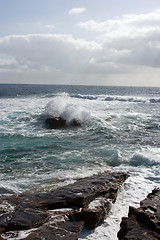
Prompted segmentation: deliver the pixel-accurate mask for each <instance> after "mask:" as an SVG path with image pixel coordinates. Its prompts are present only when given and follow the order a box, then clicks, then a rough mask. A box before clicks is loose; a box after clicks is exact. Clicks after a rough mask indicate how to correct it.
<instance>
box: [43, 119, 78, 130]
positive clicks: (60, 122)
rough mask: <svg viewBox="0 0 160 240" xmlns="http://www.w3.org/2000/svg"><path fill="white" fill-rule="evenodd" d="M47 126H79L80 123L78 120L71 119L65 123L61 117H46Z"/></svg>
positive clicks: (53, 127)
mask: <svg viewBox="0 0 160 240" xmlns="http://www.w3.org/2000/svg"><path fill="white" fill-rule="evenodd" d="M45 123H46V124H47V126H48V127H49V128H51V129H56V128H63V127H65V126H74V127H76V126H80V125H81V123H80V121H79V120H76V119H73V120H72V121H70V122H69V123H68V124H67V121H66V120H65V119H63V118H61V117H48V118H47V119H46V121H45Z"/></svg>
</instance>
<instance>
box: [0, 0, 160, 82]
mask: <svg viewBox="0 0 160 240" xmlns="http://www.w3.org/2000/svg"><path fill="white" fill-rule="evenodd" d="M0 83H22V84H24V83H25V84H32V83H33V84H73V85H74V84H75V85H110V86H157V87H160V1H159V0H152V1H151V0H134V1H133V0H132V1H131V0H0Z"/></svg>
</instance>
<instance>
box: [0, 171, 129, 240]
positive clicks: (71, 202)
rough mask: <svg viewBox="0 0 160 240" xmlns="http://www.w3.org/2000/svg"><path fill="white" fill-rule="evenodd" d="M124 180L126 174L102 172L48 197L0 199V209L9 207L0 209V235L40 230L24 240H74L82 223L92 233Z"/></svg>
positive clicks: (29, 194)
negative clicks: (33, 229)
mask: <svg viewBox="0 0 160 240" xmlns="http://www.w3.org/2000/svg"><path fill="white" fill-rule="evenodd" d="M127 177H128V175H127V174H126V173H118V172H115V173H110V172H106V173H104V174H101V175H94V176H92V177H87V178H83V179H79V180H77V181H76V182H75V183H74V184H70V185H67V186H65V187H61V188H58V189H56V190H53V191H50V192H48V193H30V192H25V193H22V194H20V195H13V196H10V197H6V198H4V197H3V198H2V201H1V203H2V204H1V206H3V204H4V203H5V204H6V206H10V207H8V208H5V210H4V209H3V208H1V209H0V229H1V232H4V233H5V232H6V231H11V230H12V231H13V230H22V229H23V230H25V229H30V228H35V227H39V226H40V227H39V228H38V230H37V231H36V232H33V233H31V234H30V235H29V236H28V237H27V238H26V239H27V240H29V239H54V240H55V239H57V240H61V239H65V240H67V239H78V234H79V232H80V231H81V228H82V225H83V222H84V223H85V226H86V227H87V228H88V229H93V228H95V227H96V226H97V225H98V224H99V223H101V222H102V221H103V220H104V218H105V217H106V214H107V213H108V212H109V210H110V203H111V202H112V203H114V202H115V199H116V196H117V192H118V189H119V187H120V185H121V184H122V183H123V182H124V181H125V180H126V178H127ZM62 208H65V211H64V210H63V209H62ZM66 208H67V209H68V208H71V210H66ZM6 209H7V210H6ZM47 235H48V237H47ZM42 236H43V237H42ZM51 236H52V237H51ZM53 236H54V237H53ZM58 236H59V238H58Z"/></svg>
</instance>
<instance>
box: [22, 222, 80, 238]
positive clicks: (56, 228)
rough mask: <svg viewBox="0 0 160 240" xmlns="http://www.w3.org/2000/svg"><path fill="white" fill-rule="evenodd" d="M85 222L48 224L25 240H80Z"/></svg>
mask: <svg viewBox="0 0 160 240" xmlns="http://www.w3.org/2000/svg"><path fill="white" fill-rule="evenodd" d="M82 228H83V222H60V223H57V224H47V225H44V226H42V227H40V228H39V229H38V230H36V231H35V232H33V233H31V234H30V235H29V236H28V237H26V238H24V240H43V239H45V240H78V237H79V234H80V232H81V230H82Z"/></svg>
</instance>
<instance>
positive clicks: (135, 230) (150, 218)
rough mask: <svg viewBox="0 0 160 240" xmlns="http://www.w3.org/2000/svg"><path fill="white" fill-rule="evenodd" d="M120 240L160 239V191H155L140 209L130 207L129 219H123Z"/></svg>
mask: <svg viewBox="0 0 160 240" xmlns="http://www.w3.org/2000/svg"><path fill="white" fill-rule="evenodd" d="M120 226H121V229H120V231H119V232H118V239H119V240H131V239H132V240H138V239H139V240H156V239H160V189H154V190H153V191H152V193H150V194H149V195H148V196H147V198H146V199H144V200H143V201H141V202H140V207H139V208H134V207H129V213H128V217H127V218H125V217H124V218H122V222H121V225H120Z"/></svg>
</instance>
